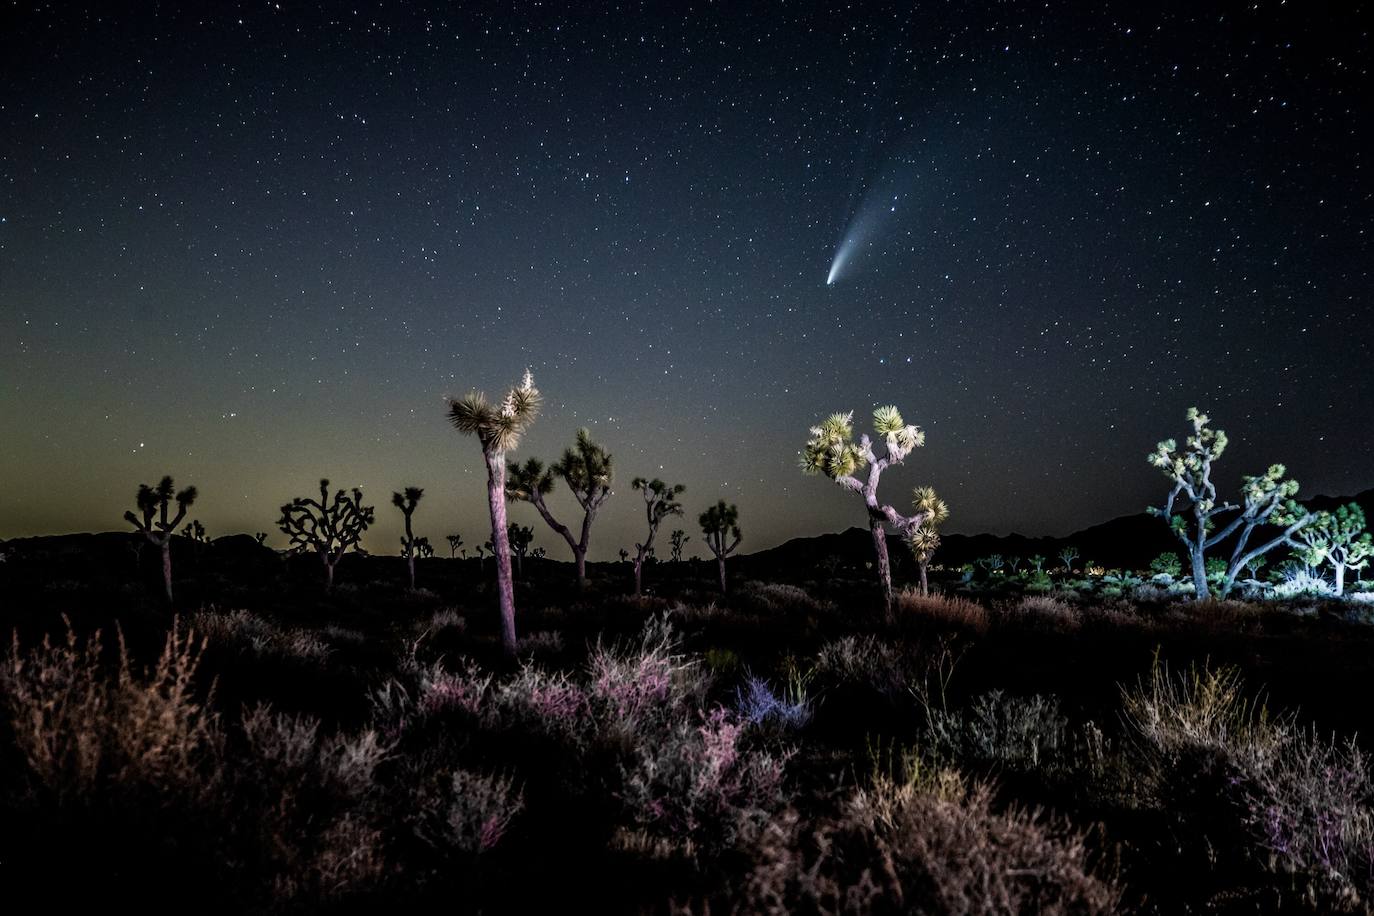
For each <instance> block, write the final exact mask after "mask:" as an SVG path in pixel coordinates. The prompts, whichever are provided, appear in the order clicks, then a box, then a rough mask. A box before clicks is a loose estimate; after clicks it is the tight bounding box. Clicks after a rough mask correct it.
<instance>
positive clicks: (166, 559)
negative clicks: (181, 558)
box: [162, 534, 172, 607]
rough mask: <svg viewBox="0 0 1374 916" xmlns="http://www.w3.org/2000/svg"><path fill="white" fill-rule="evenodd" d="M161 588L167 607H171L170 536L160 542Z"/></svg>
mask: <svg viewBox="0 0 1374 916" xmlns="http://www.w3.org/2000/svg"><path fill="white" fill-rule="evenodd" d="M162 587H163V588H164V589H165V590H166V592H167V606H168V607H171V606H172V536H171V535H170V534H169V535H166V536H165V537H164V538H163V541H162Z"/></svg>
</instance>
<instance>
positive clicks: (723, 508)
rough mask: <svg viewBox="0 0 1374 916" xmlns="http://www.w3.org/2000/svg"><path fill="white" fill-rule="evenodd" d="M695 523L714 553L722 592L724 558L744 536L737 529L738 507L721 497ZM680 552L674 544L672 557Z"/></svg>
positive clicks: (733, 550)
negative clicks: (727, 502)
mask: <svg viewBox="0 0 1374 916" xmlns="http://www.w3.org/2000/svg"><path fill="white" fill-rule="evenodd" d="M697 523H698V524H700V525H701V533H702V534H704V535H706V546H707V547H709V548H711V553H713V554H715V555H716V564H717V567H718V568H719V570H720V590H721V591H722V592H723V591H725V590H726V589H725V558H726V557H728V556H730V554H732V553H734V552H735V548H736V547H738V546H739V542H740V540H741V539H742V538H743V537H744V535H742V534H741V533H740V530H739V507H738V506H736V505H734V504H733V503H731V504H729V505H727V504H726V502H725V500H723V499H722V500H720V501H719V502H717V503H716V504H715V505H714V506H712V507H711V508H709V509H707V510H706V511H705V512H703V513H701V517H700V518H698V519H697ZM673 533H674V534H677V533H678V532H673ZM727 535H728V536H729V537H730V538H731V540H730V543H729V544H726V537H727ZM680 552H681V549H680V548H677V547H676V545H674V551H673V555H674V557H676V556H677V554H679V553H680Z"/></svg>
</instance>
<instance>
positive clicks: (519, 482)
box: [506, 429, 613, 587]
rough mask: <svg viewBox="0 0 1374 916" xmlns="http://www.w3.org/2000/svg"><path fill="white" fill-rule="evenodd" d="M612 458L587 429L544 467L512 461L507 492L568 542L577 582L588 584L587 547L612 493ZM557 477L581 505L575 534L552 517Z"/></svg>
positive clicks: (537, 463) (541, 464)
mask: <svg viewBox="0 0 1374 916" xmlns="http://www.w3.org/2000/svg"><path fill="white" fill-rule="evenodd" d="M612 464H613V462H612V459H611V456H610V454H609V453H608V452H607V451H606V450H605V449H604V448H602V447H601V446H600V445H597V444H596V443H595V442H593V441H592V434H591V433H590V432H588V431H587V430H586V429H579V430H578V431H577V441H576V442H575V443H574V444H573V446H572V447H571V448H569V449H565V450H564V452H563V457H562V458H560V459H558V460H557V461H556V462H554V463H553V465H552V466H550V467H548V468H545V467H544V464H543V462H541V461H539V459H537V458H531V459H529V460H528V461H526V462H525V463H524V464H523V465H521V464H518V463H516V462H514V461H512V462H511V463H510V468H509V477H508V478H507V480H506V495H507V497H509V498H510V499H522V500H525V501H526V502H528V503H530V504H531V505H533V506H534V508H535V509H537V510H538V511H539V515H540V516H541V517H542V518H543V519H544V521H545V522H546V523H548V526H549V527H550V528H552V529H553V530H554V531H556V532H558V534H559V535H561V536H562V538H563V540H565V541H567V542H568V547H569V548H570V549H571V550H572V553H573V560H574V561H575V563H576V564H577V584H578V586H579V587H581V586H584V585H586V583H587V547H588V545H589V544H590V543H591V537H592V522H593V521H594V520H595V519H596V513H597V511H598V510H599V509H600V508H601V505H602V503H604V502H605V501H606V500H607V499H609V498H610V496H611V477H612V470H613V468H612ZM555 478H562V480H563V482H564V483H565V484H567V486H568V489H569V490H570V491H571V492H572V495H573V498H574V499H576V500H577V504H578V505H579V506H581V507H582V528H581V531H580V532H579V534H578V536H577V537H573V533H572V531H570V530H569V529H568V527H567V526H566V525H564V524H562V523H560V522H559V521H558V519H556V518H554V517H553V513H551V512H550V511H549V507H548V504H547V503H546V502H545V501H544V497H545V496H548V495H549V494H550V493H552V492H553V488H554V481H555Z"/></svg>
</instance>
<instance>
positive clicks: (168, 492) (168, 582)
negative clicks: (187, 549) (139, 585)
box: [124, 477, 196, 606]
mask: <svg viewBox="0 0 1374 916" xmlns="http://www.w3.org/2000/svg"><path fill="white" fill-rule="evenodd" d="M175 489H176V487H175V485H174V484H173V483H172V478H170V477H164V478H162V480H161V481H159V482H158V485H157V486H156V487H150V486H148V485H147V484H146V483H143V484H139V485H138V496H137V497H136V499H135V503H136V505H137V506H138V513H139V514H138V515H135V514H134V513H133V512H132V511H130V512H125V513H124V520H125V521H126V522H128V523H129V524H131V525H133V526H134V528H135V529H137V530H138V532H139V533H140V534H142V535H143V536H144V537H145V538H147V539H148V543H150V544H152V545H153V546H154V547H156V548H158V549H159V550H161V551H162V585H163V588H164V589H166V591H167V604H168V605H169V606H170V605H171V603H172V534H173V533H174V532H175V531H176V530H177V525H180V524H181V520H182V519H183V518H185V517H186V510H187V509H189V508H191V504H192V503H194V502H195V501H196V488H195V487H187V488H186V489H184V490H182V491H181V492H180V493H176V494H175V496H174V495H173V492H174V491H175ZM173 501H175V502H176V504H177V514H176V515H175V516H174V517H173V518H172V519H170V520H169V519H168V518H167V515H168V509H169V507H170V506H171V504H172V502H173Z"/></svg>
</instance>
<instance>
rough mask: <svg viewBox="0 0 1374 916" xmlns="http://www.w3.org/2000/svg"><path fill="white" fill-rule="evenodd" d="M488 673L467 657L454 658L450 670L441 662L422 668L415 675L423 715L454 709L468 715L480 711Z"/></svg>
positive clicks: (488, 683) (484, 696)
mask: <svg viewBox="0 0 1374 916" xmlns="http://www.w3.org/2000/svg"><path fill="white" fill-rule="evenodd" d="M491 682H492V676H491V675H490V674H486V673H484V672H483V671H482V670H481V669H480V668H478V666H477V664H476V663H475V662H473V661H471V660H470V659H458V662H457V664H456V666H455V667H454V669H453V670H449V669H446V668H445V667H444V666H443V665H441V664H438V663H436V664H434V665H431V666H430V667H428V668H426V669H424V670H422V671H421V673H420V677H419V710H420V712H421V714H423V715H425V716H438V715H443V714H445V713H449V712H453V711H458V712H461V713H463V714H465V715H468V716H476V715H478V714H480V713H481V712H482V709H483V707H484V705H485V701H486V700H487V698H488V696H489V693H490V688H491Z"/></svg>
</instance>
